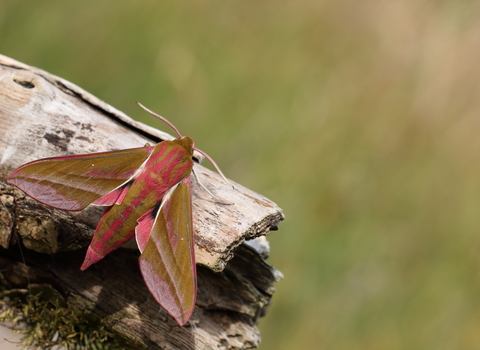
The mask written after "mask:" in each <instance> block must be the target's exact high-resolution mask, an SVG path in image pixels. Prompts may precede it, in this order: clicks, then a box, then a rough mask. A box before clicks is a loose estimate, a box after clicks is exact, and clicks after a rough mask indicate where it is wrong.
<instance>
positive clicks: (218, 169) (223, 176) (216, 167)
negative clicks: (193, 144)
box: [195, 148, 235, 188]
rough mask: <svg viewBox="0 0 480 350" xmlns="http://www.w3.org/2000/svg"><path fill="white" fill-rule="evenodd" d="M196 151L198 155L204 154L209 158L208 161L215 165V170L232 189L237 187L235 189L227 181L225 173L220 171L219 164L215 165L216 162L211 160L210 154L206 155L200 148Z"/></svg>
mask: <svg viewBox="0 0 480 350" xmlns="http://www.w3.org/2000/svg"><path fill="white" fill-rule="evenodd" d="M195 150H196V151H197V152H198V153H200V154H202V155H203V156H204V157H205V158H207V159H208V160H209V161H210V163H212V164H213V166H214V167H215V169H216V170H217V171H218V173H219V174H220V176H221V177H222V179H223V181H225V182H226V183H227V184H229V185H230V186H232V188H235V187H233V185H232V184H231V183H230V182H229V181H228V180H227V178H226V177H225V175H223V173H222V171H221V170H220V168H219V167H218V165H217V163H215V161H214V160H213V159H212V158H210V156H209V155H208V154H206V153H205V152H203V151H201V150H199V149H198V148H195Z"/></svg>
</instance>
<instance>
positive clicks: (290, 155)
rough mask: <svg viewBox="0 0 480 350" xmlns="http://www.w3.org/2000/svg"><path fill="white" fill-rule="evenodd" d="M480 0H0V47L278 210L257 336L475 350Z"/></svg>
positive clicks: (332, 344) (290, 342)
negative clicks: (199, 157)
mask: <svg viewBox="0 0 480 350" xmlns="http://www.w3.org/2000/svg"><path fill="white" fill-rule="evenodd" d="M479 10H480V9H479V3H478V2H476V1H459V0H455V1H453V0H452V1H448V0H445V1H441V0H438V1H426V0H393V1H369V0H367V1H353V0H340V1H324V0H317V1H312V0H297V1H282V2H279V1H273V0H260V1H239V0H223V1H193V0H192V1H190V0H186V1H177V2H174V1H125V0H116V1H112V0H110V1H108V0H96V1H92V0H84V1H75V2H74V1H59V0H57V1H21V0H17V1H13V0H0V53H2V54H4V55H7V56H10V57H12V58H15V59H17V60H20V61H22V62H25V63H27V64H30V65H33V66H37V67H39V68H42V69H44V70H47V71H49V72H51V73H53V74H56V75H58V76H61V77H63V78H65V79H67V80H70V81H71V82H73V83H75V84H77V85H79V86H81V87H83V88H84V89H86V90H87V91H90V92H91V93H93V94H95V95H96V96H98V97H99V98H101V99H103V100H105V101H106V102H108V103H109V104H111V105H113V106H114V107H116V108H118V109H120V110H122V111H124V112H126V113H127V114H128V115H130V116H132V117H133V118H135V119H138V120H142V121H144V122H147V123H150V124H152V125H155V126H157V127H159V128H162V129H165V126H164V125H163V124H161V123H159V122H157V121H156V120H154V118H149V117H148V116H147V115H146V114H145V113H144V112H142V111H141V110H140V109H139V108H138V107H137V106H136V105H135V104H134V103H133V101H134V100H139V101H141V102H142V103H144V104H145V105H147V106H148V107H150V108H151V109H153V110H154V111H156V112H158V113H160V114H162V115H163V116H165V117H167V118H169V119H170V120H171V121H172V122H173V123H175V124H176V125H177V127H178V128H179V129H180V130H181V131H182V132H183V133H184V134H186V135H189V136H192V137H193V138H194V139H195V140H196V144H197V145H198V147H199V148H201V149H202V150H204V151H206V152H208V153H209V154H210V155H211V156H212V157H213V158H214V159H215V160H216V161H217V163H218V164H219V165H220V167H221V168H222V169H223V171H224V172H225V174H227V176H228V177H230V178H232V179H233V180H235V181H237V182H239V183H241V184H243V185H245V186H247V187H249V188H251V189H253V190H255V191H257V192H259V193H261V194H263V195H265V196H267V197H268V198H270V199H272V200H274V201H275V202H277V203H278V204H279V205H280V206H281V207H282V208H283V209H284V211H285V214H286V220H285V221H284V222H282V224H281V225H280V230H279V231H277V232H274V233H272V234H271V235H270V236H269V239H270V242H271V246H272V254H271V258H270V260H269V261H270V263H272V264H273V265H274V266H276V267H277V268H278V269H280V270H281V271H282V272H283V273H284V274H285V279H284V280H283V281H282V282H280V283H279V284H277V292H276V294H275V296H274V299H273V303H272V305H271V307H270V310H269V313H268V314H267V316H266V317H265V318H264V319H262V320H261V322H260V328H261V331H262V336H263V342H262V345H261V346H260V349H263V350H267V349H268V350H270V349H276V350H283V349H348V350H352V349H353V350H357V349H358V350H360V349H362V350H363V349H365V350H367V349H368V350H371V349H409V350H410V349H419V350H420V349H421V350H425V349H435V350H441V349H480V257H479V253H480V234H479V229H478V227H479V221H480V220H479V212H480V177H479V175H480V157H479V156H480V138H479V134H480V69H479V68H478V67H479V63H480V11H479Z"/></svg>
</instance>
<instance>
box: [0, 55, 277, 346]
mask: <svg viewBox="0 0 480 350" xmlns="http://www.w3.org/2000/svg"><path fill="white" fill-rule="evenodd" d="M0 117H1V121H2V128H1V129H0V155H1V160H0V180H1V182H0V245H1V246H2V247H3V248H4V249H3V250H2V251H1V255H2V256H3V259H2V261H1V264H2V265H3V269H2V271H4V272H3V273H2V275H1V276H0V282H1V283H2V284H3V285H4V286H5V287H7V288H18V287H26V284H27V282H29V283H49V284H51V285H52V286H53V287H54V288H55V289H57V290H58V291H59V292H60V293H61V294H62V295H63V296H64V297H65V298H67V299H68V298H72V297H75V298H77V299H78V298H80V299H83V300H84V301H85V303H89V304H92V303H93V304H94V305H95V306H94V307H93V308H92V310H93V312H94V313H96V314H97V315H99V316H100V317H103V318H105V317H108V318H109V319H110V320H114V321H111V322H110V323H111V325H112V329H113V330H115V331H117V332H118V334H121V335H122V336H123V337H125V338H127V339H129V340H130V342H131V343H132V344H134V348H139V349H141V348H148V349H160V348H162V349H163V348H169V349H250V348H253V347H256V346H257V345H258V343H259V339H260V338H259V332H258V329H257V328H256V327H255V324H256V322H257V319H258V317H259V316H260V315H262V313H263V312H264V310H265V307H266V306H267V305H268V303H269V301H270V298H271V296H272V293H273V291H274V289H273V283H274V282H275V281H277V280H278V279H279V277H280V276H281V275H280V273H279V272H278V271H276V270H275V269H274V268H273V267H271V266H270V265H268V264H266V263H265V261H264V258H265V256H263V255H262V254H260V252H259V249H253V248H251V246H248V245H246V244H242V243H243V242H244V241H245V240H251V239H255V238H257V237H260V236H264V235H266V234H268V232H269V231H270V230H275V229H277V225H278V223H279V221H281V220H282V219H283V214H282V211H281V209H280V208H278V207H277V206H276V205H275V203H273V202H271V201H270V200H268V199H267V198H265V197H262V196H261V195H259V194H257V193H255V192H253V191H250V190H248V189H246V188H244V187H243V186H241V185H239V184H236V183H233V182H232V183H233V184H234V189H232V187H231V186H228V185H227V184H225V183H224V182H223V181H222V179H221V178H220V177H219V176H218V174H216V173H215V172H212V171H210V170H208V169H206V168H204V167H202V166H201V165H199V164H195V169H196V171H197V173H198V174H199V177H201V179H202V183H204V184H205V186H206V187H207V188H208V189H209V190H210V191H212V192H213V193H214V194H215V196H216V197H215V198H212V196H211V195H210V194H208V192H206V191H205V190H204V189H202V188H201V187H200V186H198V184H197V183H196V182H195V181H194V180H192V182H193V184H192V192H193V213H194V214H193V225H194V230H195V240H196V247H195V255H196V260H197V264H198V265H203V267H201V266H198V297H197V305H196V308H195V311H194V314H193V316H192V318H191V321H190V322H189V323H188V324H187V326H185V327H179V326H178V325H176V323H175V321H174V320H173V319H172V318H171V317H170V316H168V315H167V314H166V312H165V311H164V310H163V309H161V307H160V306H159V305H158V304H156V303H155V301H154V300H153V298H152V297H151V296H150V295H149V292H148V290H147V289H146V287H145V285H144V283H143V281H142V278H141V276H140V274H139V270H138V266H137V263H136V259H137V258H138V255H139V254H138V252H137V251H135V250H118V251H115V252H113V253H112V254H110V255H109V256H107V257H106V258H105V259H104V260H102V261H101V262H99V263H97V264H95V265H94V266H92V267H91V268H89V269H88V270H87V271H86V272H81V271H80V270H79V266H80V265H81V262H82V260H83V255H84V253H85V249H84V248H85V247H86V246H87V245H88V243H89V240H90V238H91V236H92V233H93V230H94V229H95V227H96V223H97V222H98V219H99V217H100V215H101V214H102V212H103V210H102V209H101V208H98V207H94V206H91V207H88V208H87V209H86V210H84V211H82V212H79V213H71V212H64V211H61V210H56V209H52V208H50V207H48V206H45V205H43V204H41V203H39V202H37V201H35V200H34V199H32V198H30V197H28V196H26V195H25V194H23V193H22V192H21V191H19V190H17V189H15V188H13V187H11V186H9V185H7V184H6V183H5V181H4V180H5V178H6V176H7V175H8V173H9V172H11V171H12V170H13V169H15V168H16V167H18V166H19V165H21V164H24V163H26V162H28V161H32V160H35V159H39V158H45V157H55V156H61V155H69V154H81V153H90V152H100V151H109V150H114V149H125V148H133V147H139V146H143V145H144V144H145V143H147V142H148V143H150V144H153V143H157V142H160V141H162V140H169V139H173V137H172V136H170V135H169V134H166V133H164V132H161V131H159V130H156V129H154V128H151V127H148V126H146V125H144V124H142V123H139V122H136V121H134V120H132V119H130V118H129V117H128V116H126V115H125V114H123V113H122V112H120V111H118V110H116V109H115V108H113V107H111V106H109V105H107V104H106V103H104V102H102V101H100V100H99V99H97V98H96V97H94V96H92V95H91V94H89V93H87V92H86V91H84V90H82V89H81V88H79V87H77V86H75V85H74V84H72V83H70V82H68V81H65V80H63V79H61V78H59V77H56V76H53V75H51V74H49V73H47V72H45V71H42V70H39V69H37V68H34V67H30V66H27V65H25V64H22V63H20V62H17V61H14V60H12V59H10V58H8V57H5V56H1V55H0ZM225 203H233V204H232V205H226V204H225ZM257 240H260V241H259V242H260V245H261V246H262V244H263V246H264V247H265V244H267V243H265V242H266V240H264V239H263V240H262V238H257ZM262 242H263V243H262ZM18 243H21V244H22V246H24V247H25V248H27V250H26V251H25V259H26V260H25V262H26V264H27V266H28V268H23V269H18V266H23V263H22V262H18V259H19V255H18V252H19V249H18V246H17V244H18ZM38 253H41V254H38ZM234 255H235V257H234V258H233V259H232V257H233V256H234ZM230 259H232V260H231V261H230V262H229V260H230ZM227 262H228V265H227ZM16 267H17V268H16ZM5 271H7V272H8V271H10V272H11V271H15V272H14V273H7V272H5ZM19 271H23V272H22V273H21V272H19ZM27 277H28V279H27Z"/></svg>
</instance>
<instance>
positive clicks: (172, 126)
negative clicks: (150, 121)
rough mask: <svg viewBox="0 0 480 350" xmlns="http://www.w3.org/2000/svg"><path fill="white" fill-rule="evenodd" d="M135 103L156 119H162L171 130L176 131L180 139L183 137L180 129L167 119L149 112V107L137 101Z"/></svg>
mask: <svg viewBox="0 0 480 350" xmlns="http://www.w3.org/2000/svg"><path fill="white" fill-rule="evenodd" d="M135 103H136V104H138V105H139V106H140V107H142V108H143V109H144V110H145V111H147V112H148V113H150V114H151V115H153V116H154V117H157V118H158V119H160V120H161V121H162V122H164V123H165V124H167V125H168V126H169V127H171V128H172V129H173V131H175V132H176V133H177V135H178V136H179V137H182V134H180V132H179V131H178V129H177V128H176V127H175V125H173V124H172V123H170V122H169V121H168V120H167V119H165V118H164V117H162V116H161V115H158V114H157V113H155V112H152V111H151V110H149V109H148V108H147V107H145V106H144V105H142V104H141V103H140V102H138V101H135Z"/></svg>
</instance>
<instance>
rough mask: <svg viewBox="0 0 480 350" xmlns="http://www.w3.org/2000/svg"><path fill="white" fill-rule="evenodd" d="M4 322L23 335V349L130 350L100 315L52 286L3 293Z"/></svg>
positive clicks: (1, 317)
mask: <svg viewBox="0 0 480 350" xmlns="http://www.w3.org/2000/svg"><path fill="white" fill-rule="evenodd" d="M0 322H2V323H6V324H7V325H8V326H9V328H11V329H12V330H13V331H14V332H15V333H20V334H22V335H23V338H22V341H21V342H22V345H23V349H51V348H53V347H54V346H58V347H60V348H62V349H63V348H64V349H130V348H131V347H130V346H127V345H126V342H125V341H124V340H123V339H121V338H119V336H118V335H117V334H114V333H113V332H111V331H110V330H109V329H108V325H107V324H106V322H105V321H104V320H102V319H101V318H100V317H98V316H97V315H95V314H93V313H92V312H91V311H89V310H88V309H86V308H85V307H83V306H80V305H79V304H78V303H77V302H75V301H74V300H73V299H72V300H67V301H65V300H64V299H63V298H62V297H61V296H60V295H59V294H58V292H57V291H55V290H54V289H53V288H52V287H51V286H49V285H36V286H32V287H31V288H30V289H28V290H25V289H14V290H8V291H4V292H2V293H0Z"/></svg>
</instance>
